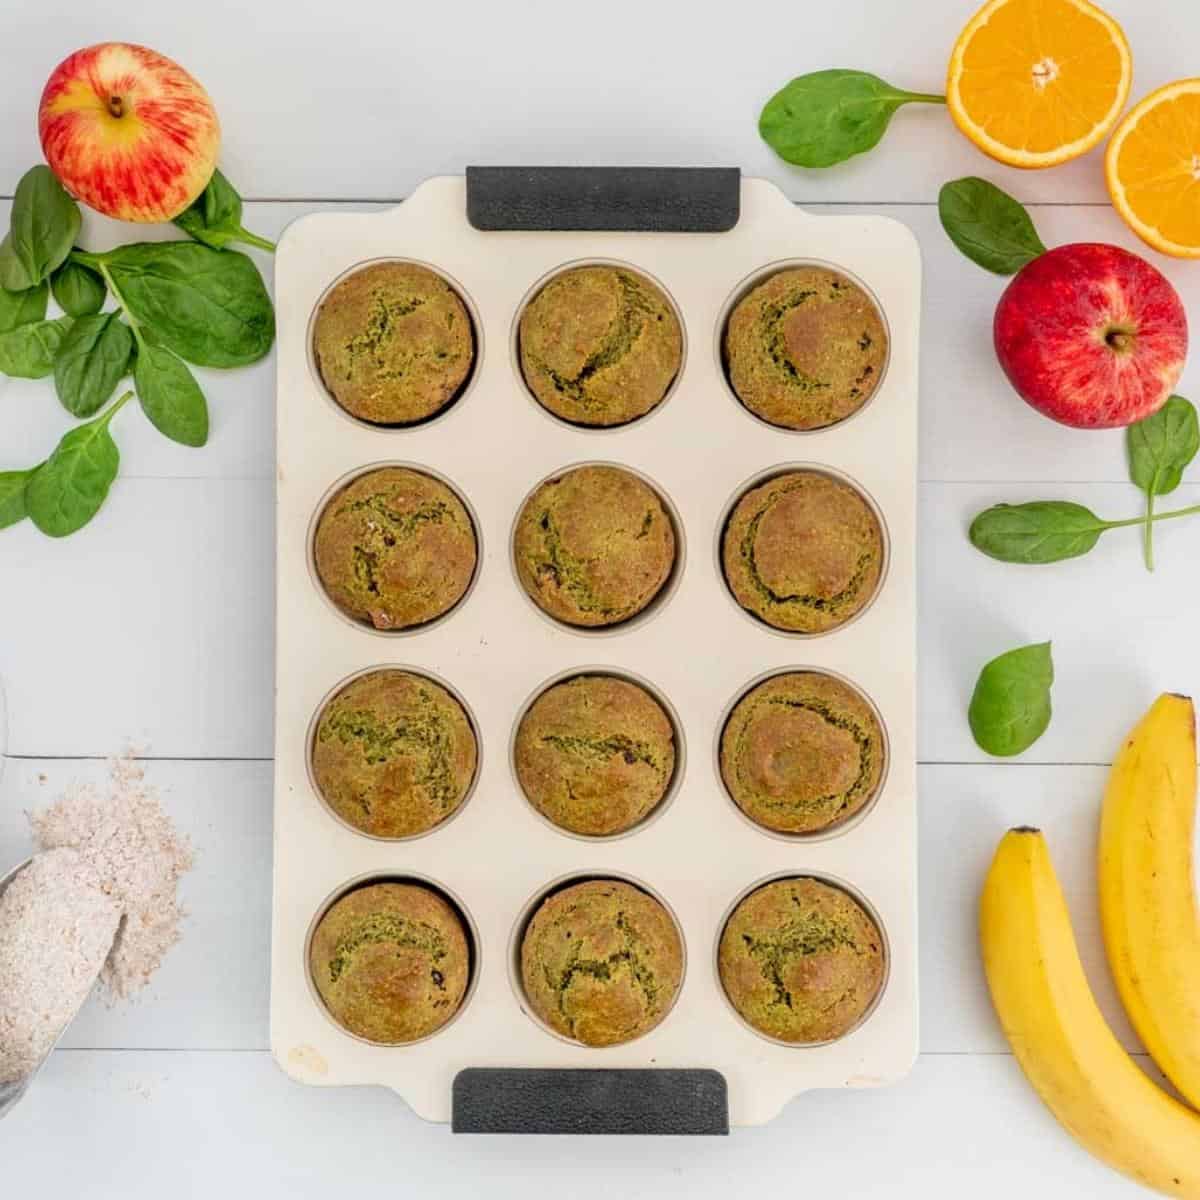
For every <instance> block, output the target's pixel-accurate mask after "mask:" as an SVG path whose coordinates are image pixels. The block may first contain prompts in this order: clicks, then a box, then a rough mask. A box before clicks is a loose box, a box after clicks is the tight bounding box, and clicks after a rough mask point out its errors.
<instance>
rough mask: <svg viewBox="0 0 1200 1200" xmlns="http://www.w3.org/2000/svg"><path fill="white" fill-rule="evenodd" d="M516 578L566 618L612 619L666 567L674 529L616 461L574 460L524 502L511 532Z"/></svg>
mask: <svg viewBox="0 0 1200 1200" xmlns="http://www.w3.org/2000/svg"><path fill="white" fill-rule="evenodd" d="M513 554H514V559H515V562H516V567H517V574H518V576H519V578H520V580H521V584H522V586H523V587H524V588H525V590H526V591H527V592H528V593H529V595H530V596H531V597H532V599H533V600H534V602H535V603H536V604H537V605H538V606H539V607H540V608H541V609H543V610H544V611H545V612H547V613H549V614H550V616H552V617H555V618H557V619H558V620H560V621H564V622H566V623H567V624H568V625H582V626H601V625H616V624H618V623H619V622H621V621H626V620H628V619H629V618H630V617H632V616H635V615H636V614H637V613H639V612H641V611H642V609H644V608H645V607H646V605H648V604H649V603H650V602H651V601H652V600H653V599H654V597H655V596H656V595H658V593H659V591H660V590H661V589H662V587H663V585H664V584H665V583H666V582H667V579H668V577H669V576H670V574H671V568H672V567H673V566H674V563H675V531H674V529H673V528H672V526H671V520H670V518H669V517H668V516H667V512H666V509H665V508H664V507H663V503H662V501H661V500H660V499H659V497H658V495H657V493H656V492H655V491H654V489H653V488H651V487H649V486H648V485H647V484H645V483H643V482H642V481H641V480H640V479H639V478H638V477H637V476H636V475H634V474H632V472H630V471H625V470H622V469H621V468H619V467H606V466H595V467H576V468H575V469H574V470H571V471H567V472H565V473H564V474H562V475H559V476H556V477H555V478H553V479H550V480H548V481H547V482H546V483H544V484H542V485H541V487H539V488H538V489H537V491H536V492H534V493H533V495H532V496H530V498H529V499H528V500H527V501H526V502H525V506H524V508H522V509H521V513H520V516H519V517H518V518H517V525H516V530H515V531H514V535H513Z"/></svg>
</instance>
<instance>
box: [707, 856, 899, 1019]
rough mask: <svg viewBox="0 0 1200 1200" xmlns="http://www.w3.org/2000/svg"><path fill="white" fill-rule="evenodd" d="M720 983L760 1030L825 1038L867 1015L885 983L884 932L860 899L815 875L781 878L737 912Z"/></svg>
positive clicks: (729, 927)
mask: <svg viewBox="0 0 1200 1200" xmlns="http://www.w3.org/2000/svg"><path fill="white" fill-rule="evenodd" d="M718 966H719V969H720V974H721V986H722V987H723V988H724V989H725V994H726V995H727V996H728V997H729V1000H730V1003H732V1005H733V1007H734V1008H735V1009H737V1011H738V1012H739V1013H740V1014H741V1015H742V1017H743V1018H744V1019H745V1020H746V1021H747V1022H748V1023H749V1024H750V1025H752V1026H753V1027H754V1028H755V1029H757V1030H759V1032H761V1033H765V1034H766V1035H767V1036H768V1037H773V1038H779V1039H780V1040H781V1041H784V1042H795V1043H811V1042H827V1041H832V1040H833V1039H834V1038H839V1037H841V1036H842V1035H843V1034H845V1033H847V1032H849V1030H851V1029H852V1028H853V1027H854V1026H855V1025H857V1024H858V1022H859V1021H860V1020H861V1019H862V1016H863V1014H864V1013H865V1012H866V1011H867V1009H868V1008H869V1007H870V1006H871V1003H872V1002H873V1001H874V999H875V997H876V995H877V994H878V992H879V989H880V987H881V986H882V984H883V969H884V960H883V938H882V936H881V934H880V932H879V929H878V927H877V926H876V924H875V922H874V921H873V920H871V918H870V917H869V916H868V915H867V913H866V911H865V909H863V907H862V905H861V904H859V903H858V901H856V900H855V899H854V898H853V897H852V896H851V895H849V894H848V893H847V892H844V891H842V889H841V888H837V887H831V886H830V885H829V884H827V883H822V882H821V881H820V880H817V879H805V878H799V879H778V880H776V881H775V882H774V883H768V884H766V885H764V886H763V887H760V888H758V889H757V890H756V891H753V892H751V893H750V895H749V896H747V897H746V898H745V899H744V900H743V901H742V902H741V903H740V904H739V905H738V906H737V908H735V909H734V910H733V914H732V915H731V916H730V918H729V920H728V922H727V923H726V925H725V929H724V931H723V932H722V934H721V945H720V950H719V952H718Z"/></svg>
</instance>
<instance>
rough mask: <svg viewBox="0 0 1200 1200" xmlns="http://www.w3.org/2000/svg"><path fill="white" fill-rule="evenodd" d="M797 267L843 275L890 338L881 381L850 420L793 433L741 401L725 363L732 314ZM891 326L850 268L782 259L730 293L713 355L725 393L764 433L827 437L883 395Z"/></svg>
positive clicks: (818, 260) (803, 259)
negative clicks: (870, 306)
mask: <svg viewBox="0 0 1200 1200" xmlns="http://www.w3.org/2000/svg"><path fill="white" fill-rule="evenodd" d="M798 267H824V268H826V269H827V270H830V271H833V272H834V273H835V274H838V275H841V276H843V277H845V278H846V279H849V280H850V282H851V283H853V284H855V286H857V287H858V288H860V289H861V290H862V293H863V295H865V296H866V297H867V299H868V300H870V302H871V303H872V304H873V305H874V307H875V311H876V313H878V314H879V320H880V322H881V323H882V325H883V329H884V332H885V333H886V334H887V340H888V344H887V355H886V356H885V358H884V360H883V366H882V367H880V369H879V379H878V381H877V382H876V384H875V388H874V390H873V391H872V392H871V394H870V395H869V396H868V397H867V398H866V400H865V401H863V403H862V404H860V405H859V406H858V408H856V409H855V410H854V411H853V412H852V413H851V414H850V415H849V416H847V417H843V418H842V419H841V420H840V421H832V422H830V423H829V424H828V425H818V426H816V427H815V428H814V429H792V428H791V427H790V426H788V425H777V424H776V423H775V422H774V421H768V420H767V419H766V417H760V416H759V415H758V413H756V412H754V411H753V410H752V409H750V408H749V407H748V406H747V405H746V404H745V403H744V402H743V400H742V398H741V397H740V396H739V395H738V394H737V392H736V391H735V390H734V386H733V382H732V380H731V379H730V378H729V367H728V365H727V363H726V361H725V330H726V329H727V327H728V325H729V318H730V317H731V316H732V315H733V310H734V309H735V308H736V307H737V306H738V305H739V304H740V303H741V302H742V301H743V300H744V299H745V298H746V297H747V296H748V295H749V294H750V293H751V292H752V291H753V290H754V289H755V288H756V287H758V286H759V284H762V283H766V282H767V280H768V279H770V278H771V277H772V276H774V275H779V274H781V273H782V272H784V271H790V270H792V269H793V268H798ZM892 346H893V340H892V326H891V323H890V322H889V321H888V316H887V311H886V310H885V309H884V307H883V305H882V304H881V303H880V301H879V297H878V295H876V293H875V289H874V288H872V287H871V286H870V285H869V284H868V283H867V282H866V281H865V280H864V279H862V277H861V276H859V275H858V274H856V273H855V272H854V271H851V270H850V269H849V268H848V267H842V266H839V265H838V264H837V263H835V262H832V261H830V260H829V259H824V258H811V257H801V258H780V259H776V260H775V261H774V262H770V263H766V264H764V265H763V266H761V267H758V268H757V269H756V270H754V271H751V272H750V273H749V274H748V275H745V276H743V278H742V279H741V280H740V281H739V282H738V283H737V284H735V285H734V287H733V290H732V291H731V292H730V293H729V296H728V297H727V298H726V300H725V303H724V304H722V305H721V308H720V311H719V312H718V314H717V323H716V329H715V331H714V334H713V351H714V355H715V359H716V364H717V374H718V375H719V376H720V377H721V381H722V383H724V385H725V391H726V392H727V393H728V394H729V397H730V398H731V399H732V400H733V402H734V404H736V405H737V407H738V408H739V409H740V410H741V411H742V412H743V413H744V414H745V415H746V416H748V417H750V418H751V419H752V420H754V421H757V422H758V424H759V425H761V426H763V428H765V429H770V430H773V431H774V432H775V433H784V434H789V435H795V436H801V437H806V436H811V435H813V434H820V433H828V432H829V431H830V430H831V429H842V428H844V427H845V426H846V425H847V424H848V423H849V422H850V421H853V420H854V418H855V417H858V416H861V415H862V414H863V413H864V412H866V411H867V409H869V408H870V407H871V406H872V405H873V404H874V403H875V400H876V398H877V397H878V396H879V393H880V392H881V391H883V385H884V383H885V382H886V381H887V376H888V368H889V367H890V366H891V365H892Z"/></svg>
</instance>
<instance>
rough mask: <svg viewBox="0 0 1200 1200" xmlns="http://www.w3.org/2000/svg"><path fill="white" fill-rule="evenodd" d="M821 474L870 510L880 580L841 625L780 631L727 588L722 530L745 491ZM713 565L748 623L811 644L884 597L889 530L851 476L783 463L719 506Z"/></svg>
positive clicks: (757, 475)
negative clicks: (782, 479)
mask: <svg viewBox="0 0 1200 1200" xmlns="http://www.w3.org/2000/svg"><path fill="white" fill-rule="evenodd" d="M803 473H807V474H810V475H824V476H826V477H827V478H829V479H833V480H835V481H836V482H838V483H843V484H845V485H846V486H847V487H849V488H852V489H853V490H854V491H855V492H856V493H857V494H858V495H859V496H860V497H861V499H862V500H863V502H864V503H865V504H866V506H867V507H868V508H869V509H870V510H871V513H872V515H873V516H874V517H875V520H876V522H877V523H878V525H879V533H880V540H881V542H882V543H883V563H882V564H881V566H880V568H879V580H878V582H877V583H876V584H875V590H874V591H873V592H872V593H871V598H870V599H869V600H868V601H867V602H866V604H864V605H863V606H862V608H860V609H859V610H858V611H857V612H856V613H854V614H853V616H850V617H848V618H847V619H846V620H845V621H843V622H842V623H841V624H840V625H834V626H832V627H831V628H829V629H818V630H815V631H813V632H807V631H805V630H802V629H780V628H779V627H778V626H777V625H772V624H771V623H770V622H769V621H766V620H764V619H763V618H762V617H760V616H758V615H756V614H755V613H752V612H751V611H750V610H749V609H748V608H744V607H743V606H742V605H741V604H740V603H739V602H738V598H737V597H736V596H735V595H734V594H733V588H732V587H730V585H729V580H728V578H727V577H726V575H725V562H724V554H723V551H724V542H725V530H726V529H727V528H728V527H729V521H730V518H731V517H732V516H733V510H734V509H735V508H736V507H737V506H738V504H739V502H740V501H741V499H742V497H743V496H745V495H746V493H747V492H749V491H751V490H752V489H754V488H756V487H761V486H762V485H763V484H765V483H770V482H771V480H772V479H778V478H779V477H780V476H782V475H792V474H803ZM713 562H714V565H715V567H716V571H717V579H718V581H719V582H720V585H721V590H722V591H723V592H724V593H725V596H726V597H727V598H728V600H729V602H730V604H732V605H733V607H734V608H735V609H736V610H737V611H738V612H739V613H741V615H742V616H743V617H744V618H745V619H746V620H748V621H752V622H753V623H754V624H755V626H757V627H758V628H759V629H763V630H766V632H767V633H771V634H774V635H775V636H776V637H782V638H787V639H790V640H793V641H811V640H815V639H817V638H827V637H832V636H834V635H835V634H838V633H841V632H842V630H844V629H848V628H849V627H850V626H851V625H853V624H855V623H856V622H857V621H859V620H861V619H862V618H863V617H865V616H866V615H867V613H869V612H870V611H871V609H873V608H874V607H875V603H876V601H877V600H878V599H879V597H880V596H881V595H882V594H883V589H884V588H885V587H886V586H887V582H888V576H889V574H890V573H891V565H892V535H891V531H890V530H889V528H888V523H887V519H886V518H885V517H884V515H883V509H882V508H881V507H880V505H879V502H878V501H877V500H876V499H875V497H874V496H873V495H872V494H871V493H870V492H869V491H867V489H866V488H865V487H864V486H863V485H862V484H861V483H859V482H858V480H857V479H855V478H854V476H853V475H850V474H848V473H847V472H845V471H842V470H840V469H839V468H837V467H831V466H827V465H826V464H824V463H817V462H782V463H777V464H776V465H775V466H773V467H767V468H765V469H764V470H762V471H757V472H756V473H755V474H753V475H751V476H750V477H749V478H748V479H746V480H744V481H743V482H742V483H740V484H738V486H737V487H736V488H735V489H734V491H733V493H732V495H731V496H730V497H729V499H728V500H726V502H725V503H724V504H723V505H722V506H721V511H720V514H719V515H718V517H717V520H716V526H715V530H714V534H713Z"/></svg>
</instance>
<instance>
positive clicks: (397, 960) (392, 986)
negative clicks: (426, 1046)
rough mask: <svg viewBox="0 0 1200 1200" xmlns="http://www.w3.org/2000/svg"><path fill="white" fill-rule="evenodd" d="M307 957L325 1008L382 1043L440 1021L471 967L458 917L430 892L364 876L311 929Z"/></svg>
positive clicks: (415, 1034) (427, 1030)
mask: <svg viewBox="0 0 1200 1200" xmlns="http://www.w3.org/2000/svg"><path fill="white" fill-rule="evenodd" d="M308 960H309V971H310V972H311V975H312V981H313V985H314V986H315V987H316V989H317V993H318V995H319V996H320V997H321V999H322V1000H323V1001H324V1003H325V1007H326V1008H327V1009H328V1010H329V1014H330V1016H332V1017H333V1019H334V1020H335V1021H337V1023H338V1024H339V1025H341V1026H343V1027H344V1028H346V1029H348V1030H349V1031H350V1032H351V1033H354V1034H357V1035H358V1036H359V1037H362V1038H367V1039H368V1040H369V1041H372V1042H382V1043H385V1044H387V1045H396V1044H399V1043H401V1042H412V1041H416V1040H417V1039H418V1038H423V1037H427V1036H428V1035H429V1034H431V1033H433V1032H435V1031H436V1030H438V1029H440V1028H441V1027H442V1026H443V1025H445V1023H446V1022H447V1021H449V1020H450V1018H451V1017H452V1016H454V1014H455V1013H456V1012H457V1011H458V1008H459V1005H461V1004H462V1001H463V996H464V995H465V994H466V990H467V983H468V980H469V978H470V973H471V953H470V946H469V943H468V941H467V934H466V930H465V928H464V926H463V922H462V918H461V917H459V915H458V913H457V912H456V911H455V910H454V909H453V908H452V907H451V906H450V905H449V904H447V903H446V901H445V900H443V899H442V897H441V896H439V895H438V894H437V893H436V892H434V891H431V890H430V889H429V888H425V887H419V886H417V885H416V884H408V883H375V884H369V885H368V886H366V887H360V888H356V889H355V890H354V891H352V892H349V893H347V894H346V895H345V896H343V897H342V898H341V899H340V900H338V901H337V902H336V903H334V904H333V905H332V906H331V907H330V909H329V911H328V912H327V913H326V914H325V915H324V916H323V917H322V918H321V920H320V923H319V924H318V925H317V927H316V929H315V930H314V931H313V936H312V941H311V943H310V946H309V956H308Z"/></svg>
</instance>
